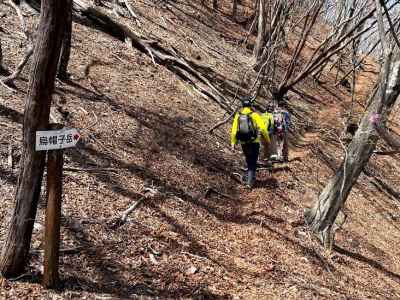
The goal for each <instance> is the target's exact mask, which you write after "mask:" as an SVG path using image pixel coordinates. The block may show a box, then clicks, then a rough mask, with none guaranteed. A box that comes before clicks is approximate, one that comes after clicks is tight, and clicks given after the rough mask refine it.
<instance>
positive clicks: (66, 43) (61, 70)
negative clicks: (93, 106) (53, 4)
mask: <svg viewBox="0 0 400 300" xmlns="http://www.w3.org/2000/svg"><path fill="white" fill-rule="evenodd" d="M65 2H66V3H65V5H66V7H67V19H66V23H67V26H66V29H65V32H64V37H63V41H62V49H61V56H60V60H59V63H58V74H57V77H58V78H59V79H61V80H65V79H68V63H69V58H70V54H71V37H72V0H65Z"/></svg>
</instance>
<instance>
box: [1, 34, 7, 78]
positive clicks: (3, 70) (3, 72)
mask: <svg viewBox="0 0 400 300" xmlns="http://www.w3.org/2000/svg"><path fill="white" fill-rule="evenodd" d="M5 71H6V70H5V69H4V67H3V51H2V49H1V40H0V75H3V74H5V73H6V72H5Z"/></svg>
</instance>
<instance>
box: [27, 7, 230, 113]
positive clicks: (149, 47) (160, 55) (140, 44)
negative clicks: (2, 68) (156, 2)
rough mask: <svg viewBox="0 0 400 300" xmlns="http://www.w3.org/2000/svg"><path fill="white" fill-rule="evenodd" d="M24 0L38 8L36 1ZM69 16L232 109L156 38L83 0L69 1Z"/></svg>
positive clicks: (224, 106) (182, 58)
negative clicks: (71, 10)
mask: <svg viewBox="0 0 400 300" xmlns="http://www.w3.org/2000/svg"><path fill="white" fill-rule="evenodd" d="M25 2H26V3H27V4H28V5H30V6H31V7H32V8H33V9H35V10H37V11H40V0H26V1H25ZM73 17H74V21H75V22H78V23H80V24H83V25H85V26H88V27H91V28H95V29H97V30H100V31H102V32H104V33H106V34H108V35H110V36H112V37H113V38H115V39H118V40H119V41H121V42H124V43H125V42H126V41H127V40H128V41H130V43H131V44H132V46H133V47H135V48H136V49H137V50H139V51H141V52H142V53H144V54H146V55H147V56H149V57H150V58H151V59H152V60H154V62H155V63H158V64H160V65H163V66H165V67H166V68H167V69H169V70H170V71H172V72H173V73H175V74H176V75H178V76H179V77H180V78H181V79H182V80H184V81H188V82H189V83H190V84H192V85H193V86H195V87H196V88H197V89H198V90H200V91H202V92H203V93H204V94H205V95H207V96H208V97H209V98H210V99H212V100H213V101H215V102H216V103H218V105H219V106H220V107H222V108H223V109H225V110H226V111H228V112H232V111H233V108H232V107H231V105H230V104H229V103H230V102H229V100H228V99H227V98H225V96H224V95H223V94H222V92H220V91H219V90H218V89H217V88H216V87H215V86H214V85H213V84H212V83H211V82H210V81H209V80H208V79H207V78H206V77H205V76H204V75H203V74H202V73H200V72H199V71H197V70H196V65H195V64H194V63H193V62H190V61H188V60H187V59H186V58H185V57H184V56H183V55H182V54H181V53H179V51H178V50H176V49H173V48H170V49H167V48H165V47H163V46H162V45H161V44H159V43H158V42H156V41H153V40H149V39H146V38H144V37H141V36H139V34H137V33H136V32H134V31H133V30H132V29H131V28H130V27H129V26H126V25H124V24H122V23H120V22H118V21H116V20H114V19H113V18H111V17H109V16H108V15H106V14H104V13H102V12H101V11H99V10H98V9H96V8H94V7H92V6H90V5H89V4H88V3H86V2H85V1H83V0H74V1H73Z"/></svg>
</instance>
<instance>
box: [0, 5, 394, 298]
mask: <svg viewBox="0 0 400 300" xmlns="http://www.w3.org/2000/svg"><path fill="white" fill-rule="evenodd" d="M130 2H131V4H132V6H133V7H134V9H135V12H136V13H137V15H138V17H139V20H140V23H141V27H138V26H137V24H136V22H135V21H134V20H130V19H123V18H121V21H123V22H124V23H125V24H128V25H130V26H131V28H134V30H135V31H137V32H138V33H140V34H142V35H144V36H146V37H149V38H151V39H154V40H156V41H160V42H161V43H162V44H163V45H167V46H170V47H174V48H175V49H178V50H179V51H180V52H181V53H182V54H183V55H185V57H187V58H188V59H190V60H191V61H194V62H195V63H196V64H197V65H198V66H199V69H202V70H203V71H204V73H205V74H207V76H208V78H210V80H212V82H213V83H214V84H215V85H216V86H218V87H219V88H221V89H225V90H226V93H235V92H236V90H237V89H239V93H240V94H242V93H243V92H244V91H246V88H248V84H249V83H248V82H245V83H243V82H242V79H243V74H244V73H245V72H246V71H247V70H249V69H250V68H251V65H252V63H253V61H252V52H251V50H249V49H246V48H245V47H242V46H240V45H239V42H240V41H241V40H243V38H245V36H246V29H245V28H243V27H242V26H241V25H239V24H237V23H235V22H233V21H232V20H230V19H229V18H228V17H227V16H226V15H224V14H223V13H222V12H220V13H219V14H213V12H212V11H210V10H208V9H206V8H204V6H202V5H201V2H202V1H183V0H177V1H151V0H140V1H130ZM223 11H224V10H223ZM107 13H110V11H107ZM246 13H247V12H246ZM0 19H1V24H0V26H1V29H2V32H0V35H1V41H2V46H3V55H4V60H5V62H4V64H5V65H6V66H8V67H10V68H12V66H15V64H17V63H18V61H19V59H20V58H21V57H22V55H23V52H24V46H22V47H20V45H21V44H23V41H24V38H23V37H22V35H20V34H19V33H18V32H19V31H20V27H19V23H18V18H17V16H16V15H15V12H14V11H13V10H12V8H11V7H9V6H8V5H6V4H5V3H3V2H1V3H0ZM27 21H28V22H29V24H30V26H29V27H30V28H31V27H32V26H33V24H35V23H36V22H37V21H38V17H37V16H30V17H27ZM289 51H291V50H290V49H289ZM283 63H284V62H283ZM89 65H90V68H88V66H89ZM28 69H29V68H28ZM28 69H27V70H25V71H24V73H23V74H22V78H21V79H19V80H18V81H17V92H16V93H12V92H10V91H8V90H6V89H4V88H2V87H1V86H0V194H1V195H2V198H1V200H2V203H3V204H2V205H1V207H0V220H1V223H0V247H1V246H2V243H3V241H4V239H5V234H6V230H7V220H8V218H9V215H10V212H11V210H12V207H13V196H14V189H15V185H16V180H17V178H16V174H17V168H18V164H17V162H18V158H19V156H20V154H21V153H20V152H21V132H22V116H23V106H24V97H25V94H26V89H27V84H28V79H29V73H28ZM69 70H70V73H71V74H72V80H71V82H69V83H61V82H57V88H56V93H55V95H54V111H53V114H54V115H55V116H57V117H58V118H62V122H63V123H65V124H66V126H67V127H75V128H78V129H79V130H80V132H81V133H82V136H83V139H82V142H81V143H80V144H79V147H78V148H76V149H73V150H67V151H66V152H65V177H64V184H65V186H64V199H63V222H62V245H61V248H62V249H67V250H68V249H69V250H72V251H66V252H65V253H64V254H63V255H62V260H61V276H62V283H63V288H62V289H60V290H58V291H47V290H44V289H43V288H42V287H41V285H40V276H41V272H42V269H41V268H42V259H43V252H42V251H41V249H42V246H43V245H42V242H41V241H42V239H43V226H40V225H38V226H37V227H36V229H35V233H34V237H33V246H32V249H31V252H32V259H31V262H30V267H29V270H27V271H28V273H27V274H26V275H25V276H24V277H23V278H20V280H16V281H7V280H1V281H0V298H1V299H128V298H135V297H140V296H143V298H146V297H148V298H149V299H151V298H156V297H159V299H166V298H170V299H178V298H194V299H314V298H315V299H367V298H369V299H398V298H400V288H399V283H400V275H399V274H400V261H399V259H398V258H399V257H400V256H399V255H400V253H399V251H400V250H398V247H397V246H398V240H399V238H400V231H399V207H398V203H399V202H398V200H399V194H398V193H399V192H395V191H394V192H393V193H391V194H388V192H387V191H386V190H385V189H384V185H385V184H386V185H389V186H391V187H393V188H398V186H399V183H400V181H399V176H398V172H397V170H398V169H399V167H400V165H399V162H398V159H397V157H390V156H380V157H378V156H373V158H372V159H371V162H370V164H369V166H368V170H367V171H369V172H368V174H369V175H365V174H363V175H362V176H361V178H360V179H359V181H358V183H357V184H356V186H355V187H354V189H353V191H352V194H351V196H350V198H349V200H348V202H347V204H346V208H345V212H346V214H347V216H348V218H347V222H346V224H345V225H344V228H343V229H342V230H341V231H340V232H339V233H338V235H337V243H336V244H337V245H336V247H335V249H334V251H333V252H332V253H326V252H325V251H324V250H323V249H322V247H321V246H320V245H319V244H318V243H317V242H316V241H315V240H314V238H313V237H312V236H311V235H310V233H309V232H308V230H307V228H306V226H305V225H304V224H303V221H302V220H303V218H302V215H303V209H304V208H305V207H307V206H308V205H309V204H310V203H311V202H312V201H313V200H314V199H315V198H316V197H317V196H318V194H319V192H320V191H321V190H322V188H323V187H324V185H325V184H326V182H327V180H328V179H329V177H330V176H331V175H332V174H333V173H334V170H335V169H336V168H337V166H338V164H339V163H340V161H341V158H342V157H343V155H344V154H343V149H342V146H341V144H340V142H339V141H338V136H339V135H340V134H341V132H342V131H343V124H342V123H341V120H342V119H344V116H345V115H346V113H347V112H348V111H349V107H350V102H351V99H350V98H351V97H350V94H349V93H348V91H346V90H345V89H344V88H342V87H337V86H335V85H334V75H333V74H332V75H331V77H328V78H325V82H326V83H325V84H322V85H317V84H316V83H314V82H313V81H312V80H309V81H306V82H305V83H303V84H302V85H301V86H300V87H299V88H298V91H299V92H298V93H297V94H295V93H291V94H290V95H289V109H290V111H291V112H293V116H294V123H295V127H294V128H295V129H294V131H293V132H292V135H291V140H290V144H291V148H290V157H289V159H290V161H289V163H287V164H284V165H281V166H277V168H275V171H274V174H273V176H272V177H271V176H270V175H269V174H268V172H267V171H261V172H260V173H259V174H258V182H257V186H256V188H255V189H253V190H251V191H248V190H246V189H245V188H244V187H243V186H242V185H240V184H238V183H237V181H236V180H235V178H236V177H235V176H234V173H237V172H240V168H241V166H242V163H243V162H242V158H241V154H240V152H239V151H236V152H232V151H231V150H230V145H229V124H227V125H224V126H222V127H220V128H218V129H217V130H216V131H215V132H214V134H209V133H208V131H209V129H210V128H211V127H212V126H213V125H215V124H216V123H218V122H219V121H221V120H222V119H224V118H225V117H226V116H227V114H226V113H225V111H224V110H223V109H221V107H220V106H219V105H218V104H217V103H215V102H214V101H212V100H211V99H209V98H207V97H204V96H203V95H201V94H200V93H198V92H197V91H196V90H195V89H193V87H192V86H191V85H190V84H189V83H186V82H184V81H182V80H181V79H180V78H179V77H177V76H176V75H175V74H173V73H172V72H170V71H169V70H168V69H166V68H165V67H164V66H161V65H156V64H154V63H153V62H152V60H151V58H149V57H148V56H146V55H145V54H143V53H141V52H139V51H137V50H135V49H133V50H132V49H129V48H128V47H127V46H126V45H125V44H124V43H121V42H119V41H116V40H114V39H112V38H110V37H109V36H107V35H105V34H103V33H101V32H99V31H96V30H94V29H91V28H88V27H85V26H83V25H79V24H74V26H73V41H72V56H71V62H70V69H69ZM87 70H88V73H89V75H88V76H87V77H85V76H84V75H85V71H87ZM376 76H377V67H376V65H375V64H374V63H373V62H372V61H371V62H370V64H367V65H366V66H365V70H364V71H363V72H361V73H360V74H359V76H358V78H357V105H358V107H357V111H358V112H361V111H362V108H361V106H360V105H364V104H365V102H366V101H367V97H368V96H369V94H370V93H371V90H372V88H373V81H374V80H375V79H376ZM300 95H301V96H300ZM356 117H357V116H356ZM396 124H398V120H397V119H394V120H392V124H391V125H393V126H397V125H396ZM397 129H400V128H398V127H397ZM10 147H12V149H13V158H14V160H13V165H12V166H10V164H9V160H8V157H9V152H10V151H9V149H10ZM381 147H385V145H381ZM146 189H147V190H149V189H150V190H152V191H153V195H152V196H147V197H146V198H145V199H144V201H143V202H142V204H141V205H140V206H139V207H138V208H137V209H136V210H135V212H134V213H133V214H132V215H131V216H130V218H129V221H128V222H127V223H126V224H124V225H122V226H120V227H117V226H113V225H115V218H116V217H118V216H119V214H120V213H121V212H123V211H124V210H125V209H126V208H127V207H129V205H131V204H132V203H133V202H134V201H137V200H138V199H140V198H142V197H143V195H144V194H145V191H146ZM215 191H217V193H216V192H215ZM42 198H43V199H42V203H41V205H40V209H39V212H38V217H37V223H38V224H42V225H43V224H44V215H43V213H44V212H43V206H44V202H45V200H44V198H45V195H43V196H42Z"/></svg>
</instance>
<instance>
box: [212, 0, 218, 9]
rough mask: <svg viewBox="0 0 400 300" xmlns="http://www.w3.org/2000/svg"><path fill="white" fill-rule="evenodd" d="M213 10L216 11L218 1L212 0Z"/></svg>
mask: <svg viewBox="0 0 400 300" xmlns="http://www.w3.org/2000/svg"><path fill="white" fill-rule="evenodd" d="M213 10H214V11H217V10H218V0H213Z"/></svg>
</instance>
